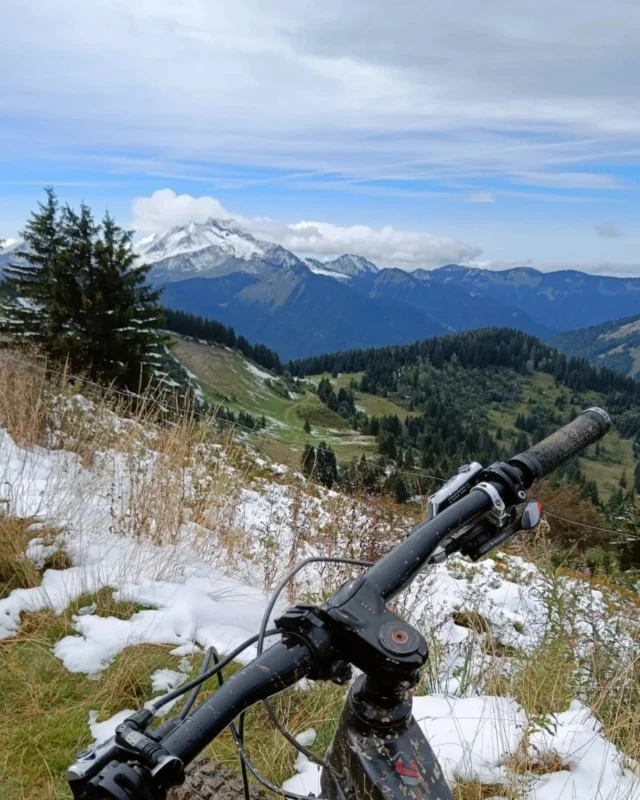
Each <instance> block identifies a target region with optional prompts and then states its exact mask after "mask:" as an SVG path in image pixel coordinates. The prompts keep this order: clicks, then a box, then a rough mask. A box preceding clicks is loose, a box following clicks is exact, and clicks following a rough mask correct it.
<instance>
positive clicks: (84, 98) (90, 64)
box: [0, 0, 640, 275]
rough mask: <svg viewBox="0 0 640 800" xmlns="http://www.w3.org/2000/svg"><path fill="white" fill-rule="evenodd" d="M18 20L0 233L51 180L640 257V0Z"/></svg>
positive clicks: (584, 256)
mask: <svg viewBox="0 0 640 800" xmlns="http://www.w3.org/2000/svg"><path fill="white" fill-rule="evenodd" d="M530 5H534V4H530ZM3 28H4V30H5V32H6V33H7V34H8V35H6V36H5V38H4V41H3V47H2V48H0V71H1V73H2V75H3V76H4V78H5V79H4V80H3V81H2V85H0V237H2V236H4V237H14V236H16V235H17V233H18V230H19V228H20V226H21V225H22V223H23V222H24V219H25V218H26V216H27V214H28V213H29V210H30V209H31V208H33V207H34V205H35V203H36V202H37V200H38V198H39V197H41V195H42V187H43V186H44V185H46V184H52V185H54V186H55V187H56V189H57V190H58V194H59V195H60V197H61V198H62V199H63V200H66V201H68V202H70V203H77V202H78V201H79V200H81V199H84V200H86V201H87V202H89V203H90V204H91V205H92V206H94V207H95V208H96V210H102V209H104V208H107V207H108V208H109V210H110V211H111V212H112V213H113V214H115V215H116V216H117V218H118V219H119V221H121V222H122V223H123V224H127V225H131V226H134V227H136V228H137V229H138V230H139V231H140V233H147V232H151V231H154V230H160V229H163V228H165V227H169V226H170V225H172V224H181V223H183V222H185V221H187V219H190V218H193V219H196V220H201V219H203V218H206V215H209V214H213V215H220V216H234V217H236V218H239V219H240V221H241V222H242V224H244V225H245V226H246V227H247V228H248V229H249V230H251V231H252V232H254V233H255V234H256V235H260V236H264V237H267V238H271V239H274V240H277V241H280V242H281V243H283V244H284V245H285V246H290V247H293V246H294V245H295V247H296V248H297V249H298V250H300V249H302V250H303V251H305V252H308V253H309V254H313V255H316V256H318V257H320V258H325V257H326V258H329V257H332V256H334V255H336V254H338V253H339V252H341V251H344V250H346V251H350V250H351V251H353V250H357V252H360V253H362V254H363V255H366V256H368V257H369V258H372V259H373V260H374V261H377V262H378V263H381V264H383V265H384V264H386V265H397V266H402V267H406V268H409V269H412V268H415V267H418V266H426V267H433V266H437V265H439V264H440V263H446V262H447V261H465V262H468V263H476V264H481V265H486V266H489V267H500V266H502V265H511V264H520V263H531V264H533V265H534V266H538V267H539V268H541V269H552V268H561V267H566V266H576V267H578V268H583V269H587V270H590V271H595V272H605V273H609V274H634V275H640V223H639V222H638V216H639V215H638V210H639V209H640V190H639V188H638V187H639V179H640V168H639V163H640V159H639V156H640V96H639V95H640V85H639V84H638V80H637V75H638V74H640V47H639V44H640V5H639V4H638V3H636V2H635V0H633V2H632V1H631V0H616V3H614V4H603V3H601V2H595V0H580V1H579V0H559V2H558V0H556V1H555V2H550V1H549V0H540V2H538V3H536V4H535V7H532V8H525V7H524V4H514V3H512V2H507V0H492V2H491V3H490V4H478V3H477V2H473V1H472V0H451V2H449V3H446V4H443V3H430V2H426V0H405V1H404V2H403V3H394V2H392V0H350V2H349V3H348V4H346V3H344V2H342V0H324V1H323V3H321V4H319V3H317V2H315V1H313V2H312V0H243V2H239V1H238V0H235V1H234V2H229V0H183V1H182V2H181V3H179V4H178V3H175V2H171V0H139V2H137V3H135V4H132V3H125V2H124V1H122V2H121V0H93V1H92V2H91V3H86V2H84V0H48V2H47V3H46V4H45V3H42V2H40V0H37V1H36V0H5V3H4V4H3Z"/></svg>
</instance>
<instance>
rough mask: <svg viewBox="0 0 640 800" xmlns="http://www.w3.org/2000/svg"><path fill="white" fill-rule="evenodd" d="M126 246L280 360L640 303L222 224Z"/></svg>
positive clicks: (539, 275) (549, 321)
mask: <svg viewBox="0 0 640 800" xmlns="http://www.w3.org/2000/svg"><path fill="white" fill-rule="evenodd" d="M135 249H136V252H137V254H138V257H139V258H140V260H141V261H142V262H145V263H147V264H149V266H150V271H149V277H150V280H151V282H152V283H153V284H154V285H155V286H157V287H158V288H162V289H163V290H164V298H163V302H164V304H165V305H166V306H167V307H172V308H175V309H176V310H180V311H185V312H192V313H197V314H199V315H202V316H213V317H215V318H217V319H220V320H222V321H223V322H224V323H225V324H228V325H232V326H234V327H235V328H237V329H238V330H239V331H241V332H242V333H243V334H244V335H247V336H249V337H251V338H253V339H257V340H260V341H264V342H265V344H266V345H268V346H269V347H272V348H273V349H275V350H277V351H278V352H280V353H281V354H282V356H283V358H296V357H303V356H308V355H312V354H316V353H318V352H321V350H326V349H329V348H331V349H349V348H357V347H366V346H377V345H381V344H406V343H409V342H411V341H415V340H417V339H421V338H424V337H425V336H436V335H444V334H447V333H454V332H456V331H464V330H470V329H475V328H484V327H496V326H498V327H499V326H505V325H506V326H508V327H512V328H514V329H516V330H521V331H525V332H527V333H531V334H533V335H535V336H538V337H540V338H542V339H546V338H549V337H551V336H553V335H554V334H557V333H560V332H562V331H566V330H570V329H577V328H583V327H586V326H590V325H597V324H601V323H603V322H605V321H607V320H609V319H613V318H620V317H623V316H627V315H629V314H633V313H637V312H638V310H639V309H640V278H612V277H609V276H599V275H590V274H587V273H581V272H579V271H576V270H561V271H558V272H541V271H540V270H537V269H534V268H533V267H526V266H520V267H512V268H508V269H504V270H496V271H494V270H487V269H484V268H480V267H473V266H465V265H459V264H445V265H443V266H442V267H439V268H437V269H433V270H427V269H423V268H419V269H417V270H414V271H412V272H409V271H406V270H401V269H397V268H392V267H379V266H378V265H376V264H374V263H373V262H372V261H370V260H369V259H367V258H365V257H363V256H360V255H357V254H354V253H350V254H349V253H347V254H343V255H341V256H338V257H337V258H334V259H328V260H326V261H321V260H319V259H317V258H313V257H307V258H303V257H301V256H298V255H297V254H295V253H292V252H291V251H289V250H287V249H286V248H284V247H282V246H281V245H279V244H276V243H274V242H269V241H266V240H262V239H259V238H257V237H256V236H254V235H252V234H251V233H249V232H247V231H246V230H245V229H244V228H243V227H242V225H241V224H239V223H237V222H235V221H234V220H230V219H214V218H209V219H208V220H206V221H205V222H202V223H196V222H189V223H186V224H185V225H176V226H173V227H171V228H169V229H168V230H166V231H164V232H159V233H154V234H152V235H150V236H147V237H144V238H143V239H141V240H140V241H138V242H137V243H136V244H135ZM19 253H20V244H19V243H18V244H14V245H13V246H12V247H11V248H10V250H5V251H0V268H2V266H3V265H4V264H6V263H8V262H9V261H10V260H11V259H14V258H15V257H16V255H18V254H19Z"/></svg>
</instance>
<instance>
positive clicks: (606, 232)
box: [595, 222, 624, 239]
mask: <svg viewBox="0 0 640 800" xmlns="http://www.w3.org/2000/svg"><path fill="white" fill-rule="evenodd" d="M595 231H596V236H600V237H601V238H602V239H621V238H622V237H623V236H624V233H623V232H622V231H621V230H620V228H619V227H618V226H617V225H616V223H615V222H600V223H598V224H597V225H596V226H595Z"/></svg>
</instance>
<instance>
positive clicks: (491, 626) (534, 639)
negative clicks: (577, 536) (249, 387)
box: [0, 368, 640, 800]
mask: <svg viewBox="0 0 640 800" xmlns="http://www.w3.org/2000/svg"><path fill="white" fill-rule="evenodd" d="M256 369H257V368H256ZM262 377H270V376H267V373H263V374H262ZM77 402H78V403H79V407H82V402H81V401H77ZM84 410H85V411H86V412H87V413H89V414H90V413H92V409H91V408H90V407H87V408H85V409H84ZM107 424H113V425H114V426H115V427H116V428H118V426H122V425H123V424H124V423H122V422H121V421H117V418H116V420H112V421H111V423H107ZM118 429H119V430H120V429H121V428H118ZM53 438H54V439H55V437H53ZM152 439H153V437H150V441H152ZM52 441H53V439H52ZM205 456H206V458H212V457H215V458H217V459H218V468H219V469H220V470H222V471H224V470H227V472H228V474H230V475H231V474H233V472H234V469H233V467H231V466H229V465H225V454H224V453H223V452H222V451H221V450H220V448H219V447H217V446H216V445H210V446H209V449H208V451H207V453H204V452H203V458H202V459H199V460H198V461H199V462H200V460H202V464H201V463H198V465H197V466H196V467H193V468H187V469H185V470H184V472H183V473H182V474H181V475H180V476H179V480H178V481H177V483H178V484H179V485H180V487H181V491H183V492H184V495H185V498H189V497H191V495H192V494H193V493H194V492H196V491H197V490H198V487H200V486H201V484H202V483H203V482H204V483H205V484H206V480H207V479H208V478H207V475H206V469H205V467H204V466H203V464H204V463H205V462H206V458H205ZM160 462H161V457H160V456H159V455H158V454H157V453H153V451H150V450H149V449H148V448H147V449H145V448H142V449H141V451H140V453H139V454H138V455H137V456H136V458H134V459H132V458H131V457H126V456H125V455H124V454H122V453H118V452H117V451H105V452H104V453H98V454H96V456H95V457H94V459H93V461H92V464H91V467H87V466H84V465H83V463H82V462H81V460H80V458H79V457H78V456H77V455H75V454H74V453H71V452H67V451H64V450H47V449H43V448H39V447H31V448H21V447H19V446H17V445H16V444H15V442H14V441H13V439H12V438H11V436H10V435H9V434H8V433H7V432H6V431H0V465H2V466H1V468H0V503H1V504H2V505H3V507H4V508H5V509H6V511H7V513H8V514H10V515H12V516H15V517H20V518H31V519H33V520H34V523H35V524H34V525H33V526H32V532H33V534H34V538H33V539H32V541H31V542H30V543H29V545H28V548H27V551H26V555H27V556H28V557H29V558H30V559H31V560H32V561H33V562H34V563H35V564H36V565H37V566H38V567H40V568H42V566H43V565H44V564H45V561H46V559H47V558H48V557H49V556H50V555H51V554H52V553H53V552H55V550H56V549H59V548H60V547H62V548H63V549H64V550H65V552H66V553H67V555H68V556H69V558H70V561H71V566H70V567H69V568H67V569H62V570H53V569H48V570H46V571H45V572H44V574H43V577H42V583H41V585H40V586H39V587H36V588H33V589H18V590H14V591H13V592H11V594H10V595H9V596H8V597H6V598H4V599H2V600H0V639H2V638H7V637H10V636H11V635H13V634H14V633H16V631H18V629H19V626H20V614H21V613H22V612H24V611H37V610H41V609H45V608H52V609H54V610H55V611H56V612H62V611H63V610H64V609H65V608H66V607H67V606H68V605H69V603H70V602H71V601H73V600H74V599H75V598H77V597H79V596H80V595H83V594H85V593H93V592H96V591H97V590H99V589H101V588H103V587H112V588H113V589H114V599H115V600H123V601H130V602H133V603H135V604H137V605H138V606H139V607H140V610H139V611H137V612H136V613H134V614H133V615H132V616H131V617H130V618H129V619H126V620H122V619H116V618H115V617H102V616H100V615H98V614H96V613H95V611H96V608H95V605H89V606H86V607H84V608H83V609H81V613H79V614H78V615H76V616H75V617H74V628H75V633H74V634H73V635H69V636H66V637H64V638H63V639H61V640H60V641H59V642H57V643H56V645H55V646H54V648H53V652H54V654H55V655H56V656H57V657H58V658H59V659H60V660H61V661H62V663H64V665H65V666H66V667H67V669H69V670H70V671H73V672H81V673H85V674H87V675H93V676H99V674H100V672H101V671H102V670H104V669H105V667H106V666H107V665H108V664H109V663H110V662H111V661H112V660H113V659H114V658H115V657H116V656H117V655H118V654H119V653H120V652H121V651H122V650H123V649H124V648H125V647H127V646H131V645H135V644H139V643H145V642H148V643H155V644H169V645H173V646H174V649H173V650H172V653H174V654H175V655H176V656H187V655H190V654H192V653H193V652H198V651H201V650H202V649H203V648H206V647H208V646H211V645H213V646H215V647H216V648H217V649H218V650H219V651H221V652H229V651H230V650H231V649H233V648H235V647H236V646H237V645H239V644H240V643H241V642H242V641H244V640H245V639H246V638H247V637H249V636H251V635H252V634H254V633H255V632H256V631H257V630H258V627H259V624H260V621H261V618H262V614H263V612H264V609H265V606H266V602H267V593H266V592H265V588H264V587H265V586H266V585H273V583H274V581H276V580H278V579H279V578H280V577H281V576H282V574H283V572H284V571H286V570H287V569H288V568H289V567H290V566H291V563H290V562H291V560H292V559H294V560H295V561H298V560H300V559H301V558H303V557H304V556H307V555H312V554H317V553H318V552H320V551H323V549H324V551H325V552H330V553H331V554H335V553H336V547H338V548H340V545H341V542H342V540H341V539H340V538H339V537H340V536H342V535H344V534H341V533H336V519H339V521H340V523H341V524H342V525H343V526H344V530H345V531H346V532H347V533H349V532H350V533H351V534H352V536H353V541H355V542H359V541H361V540H363V539H364V537H365V536H366V534H367V532H368V529H369V528H370V527H371V525H372V524H373V523H372V521H371V518H370V517H368V516H367V510H366V508H362V507H358V506H356V505H355V504H354V502H353V501H349V504H347V505H345V506H344V508H343V510H342V511H339V512H336V506H335V504H336V503H339V502H340V500H341V497H340V496H339V495H338V494H337V493H336V492H328V491H324V490H314V492H310V491H305V490H304V486H305V485H304V482H303V479H302V477H301V476H297V475H293V474H291V473H290V471H287V470H284V471H282V470H278V469H277V468H276V467H275V466H274V468H273V469H272V474H273V475H274V478H273V479H271V478H269V479H265V478H256V479H254V480H253V482H252V483H251V484H250V485H243V486H241V487H240V489H239V492H238V493H237V496H236V497H235V498H233V503H232V498H231V497H229V498H227V497H226V496H225V498H224V499H225V501H228V502H229V503H230V508H231V513H230V517H229V518H230V520H231V521H230V525H231V530H230V531H227V535H231V536H232V539H233V542H234V548H233V549H232V551H231V552H232V556H233V557H232V558H231V559H229V558H226V560H225V559H224V558H221V551H222V547H221V541H222V540H220V539H218V538H217V537H218V533H219V531H217V530H216V529H215V526H216V525H217V524H218V523H216V522H215V520H216V519H219V518H217V517H215V515H214V517H212V519H213V520H214V521H213V522H212V523H211V525H212V526H213V527H212V528H205V527H203V526H202V525H201V524H196V523H195V522H193V521H189V520H188V519H187V521H185V522H182V523H181V524H180V525H179V527H178V529H177V532H176V531H174V533H173V534H172V535H171V536H168V535H165V534H166V532H165V531H161V530H157V527H154V526H153V525H150V526H148V528H147V529H146V530H148V531H151V533H152V534H153V535H152V536H151V539H153V541H151V540H150V538H149V537H148V536H146V537H145V536H133V535H131V531H132V530H137V528H135V527H133V528H132V519H131V517H132V516H133V517H135V516H136V514H139V513H141V509H142V510H144V509H145V503H144V500H147V503H146V505H147V506H148V504H149V499H148V497H147V494H146V489H145V486H146V484H144V480H143V478H144V477H145V476H146V475H148V473H149V472H151V471H153V470H154V469H155V468H156V467H157V466H158V464H159V463H160ZM221 465H222V466H221ZM258 465H259V466H261V467H262V468H264V467H265V465H268V464H267V462H265V461H264V459H260V461H259V464H258ZM278 474H283V475H285V476H286V480H285V483H283V484H281V483H279V482H277V480H276V476H278ZM140 480H142V484H141V486H142V488H140V486H139V485H138V483H136V481H140ZM136 492H138V493H139V494H141V495H142V501H143V502H142V506H141V507H139V506H137V505H136V504H135V502H134V501H138V500H140V498H139V497H138V495H137V494H136ZM332 504H333V505H332ZM347 508H349V509H350V510H349V514H347V511H346V510H347ZM147 510H148V509H147ZM187 516H188V515H187ZM38 521H39V522H38ZM133 521H134V522H135V521H136V520H135V519H134V520H133ZM42 523H47V524H49V525H54V526H57V527H58V528H59V529H60V531H61V532H60V533H59V534H58V535H57V536H56V537H55V538H53V539H52V538H51V536H50V535H47V533H46V530H45V531H44V532H43V531H42V530H41V528H42ZM379 524H380V523H379V522H378V525H379ZM403 527H406V521H400V522H399V523H398V525H397V527H396V529H393V528H388V529H386V537H387V540H388V541H393V540H394V539H397V538H399V537H400V536H401V535H402V534H403V533H404V531H403V530H400V529H401V528H403ZM379 530H380V529H379ZM336 536H338V545H336ZM233 537H236V538H235V539H234V538H233ZM326 548H328V549H326ZM331 548H333V550H331ZM338 552H341V550H340V549H338ZM322 580H323V573H322V572H321V571H320V570H316V571H314V570H311V571H310V572H309V575H308V576H306V578H305V581H306V582H305V583H304V584H299V587H300V591H301V592H308V591H311V590H313V589H314V588H315V589H318V588H319V587H320V586H322ZM553 592H555V593H556V595H557V593H558V592H560V594H561V596H562V597H561V599H562V602H561V603H556V604H555V606H554V604H552V602H551V600H552V597H551V595H552V593H553ZM556 599H557V597H556ZM401 601H402V603H403V604H404V607H405V609H406V610H407V612H408V613H409V615H410V618H411V619H412V620H413V621H414V623H415V624H418V626H419V627H420V628H421V629H422V630H423V632H424V633H425V635H427V636H428V637H429V638H430V639H431V641H432V643H433V642H434V641H435V642H436V643H437V644H438V649H439V651H440V654H439V655H436V653H435V652H434V650H435V649H434V648H433V646H432V649H431V651H432V665H433V667H434V668H433V669H432V675H431V685H430V689H431V690H432V691H433V692H434V694H432V695H430V696H425V697H416V698H415V701H414V713H415V716H416V719H417V720H418V722H419V724H420V725H421V727H422V729H423V730H424V732H425V734H426V735H427V737H428V738H429V741H430V742H431V745H432V746H433V747H434V749H435V751H436V754H437V755H438V757H439V758H440V760H441V763H442V767H443V769H444V771H445V774H446V776H447V778H448V780H450V781H451V782H454V781H455V780H462V779H465V780H480V781H483V782H487V783H500V782H502V781H504V780H506V766H505V762H506V761H507V760H508V759H509V757H513V756H515V755H516V754H517V753H518V752H519V748H520V747H521V745H522V741H523V735H524V731H525V728H526V727H527V725H528V724H529V723H527V720H526V718H525V715H524V712H523V711H522V710H521V709H520V708H519V707H518V706H517V704H516V702H515V701H514V700H513V699H510V698H505V697H488V696H486V695H484V694H483V690H482V685H481V683H480V682H479V680H478V677H479V676H480V675H481V674H482V672H483V670H484V669H485V668H486V666H487V663H488V662H492V663H493V664H494V665H497V666H498V668H504V669H505V670H508V669H509V662H510V659H509V658H507V657H498V656H495V655H491V653H490V649H487V648H486V647H482V644H483V642H484V641H485V640H487V639H488V637H492V639H493V640H494V641H496V642H498V643H499V644H500V645H502V646H503V647H504V648H506V650H505V652H510V651H514V652H517V651H520V652H523V653H533V652H535V650H536V648H537V647H538V646H539V645H540V643H541V641H542V640H543V638H544V636H545V634H546V632H547V631H548V630H549V629H550V626H552V625H555V626H558V625H560V626H562V625H565V626H566V632H567V636H571V637H573V639H572V640H573V641H575V642H576V645H575V646H576V651H577V653H578V655H584V656H585V657H586V656H587V655H588V653H589V649H590V647H592V646H593V643H594V642H596V641H597V642H599V643H600V644H604V645H605V646H606V647H607V648H609V649H610V650H611V651H612V652H615V653H617V654H618V656H619V658H620V659H622V660H623V659H624V658H625V654H629V653H631V652H632V649H633V647H634V643H633V639H632V637H631V635H630V633H629V631H630V630H631V628H632V627H633V625H634V624H635V625H636V626H637V625H638V621H637V619H636V620H634V619H631V618H630V617H629V615H628V614H627V613H626V612H623V611H622V610H620V609H617V610H616V609H614V610H612V609H611V608H610V607H609V604H608V603H607V602H605V598H604V597H603V595H602V593H601V592H599V591H597V590H594V589H593V588H592V587H590V586H589V585H588V584H586V583H584V582H581V581H577V580H568V579H567V580H564V581H563V582H561V583H560V584H559V583H558V582H557V581H556V582H555V583H553V584H552V583H551V582H550V580H549V577H548V576H546V575H545V574H544V573H543V572H542V571H541V570H539V569H538V568H537V567H535V566H533V565H532V564H529V563H528V562H526V561H525V560H524V559H521V558H517V557H515V556H506V555H500V556H496V557H495V558H493V559H486V560H484V561H482V562H480V563H478V564H473V565H472V564H469V563H468V562H466V561H465V560H464V559H461V558H456V559H452V560H451V561H450V562H449V563H448V564H446V565H439V566H437V567H435V568H433V569H431V570H430V571H429V572H427V573H424V574H423V575H422V576H420V577H419V578H418V580H417V581H416V582H415V583H414V584H413V586H412V587H411V588H410V589H409V590H408V591H407V592H406V593H405V595H404V597H403V598H401ZM284 602H285V601H284V600H283V603H284ZM553 607H562V608H564V609H567V608H570V609H571V614H567V615H566V618H563V619H554V616H553V612H552V608H553ZM474 615H475V616H474ZM465 619H466V623H465ZM469 620H471V621H473V620H475V621H476V630H472V628H473V627H474V626H473V625H472V624H471V625H470V624H469ZM478 621H480V622H478ZM478 626H479V627H478ZM510 649H511V650H510ZM254 655H255V649H254V648H250V649H248V650H247V651H246V652H245V654H244V655H243V656H242V657H241V659H242V660H244V661H247V660H250V659H251V658H252V657H253V656H254ZM184 679H185V675H184V670H181V669H179V670H178V671H175V670H159V671H158V672H156V673H154V675H153V676H152V680H153V688H154V691H155V692H165V691H167V690H169V689H170V688H172V687H174V686H177V685H179V683H181V682H183V681H184ZM128 713H130V712H129V711H124V712H122V713H120V714H117V715H115V717H113V718H112V719H111V720H107V721H105V722H97V716H95V715H92V716H91V717H90V719H89V725H90V728H91V732H92V735H93V736H94V738H95V739H96V740H97V741H100V740H103V739H104V738H108V736H109V735H111V734H112V732H113V730H114V729H115V726H116V725H117V724H118V723H119V722H121V721H122V719H123V718H124V716H126V714H128ZM301 736H303V737H306V739H305V740H310V739H309V737H310V736H311V734H310V732H304V734H301ZM527 742H528V745H527V746H528V748H529V751H530V752H529V756H530V757H532V758H533V757H535V756H536V754H540V753H555V754H556V755H557V756H558V757H559V759H560V760H561V762H562V763H563V764H564V767H566V768H563V769H561V770H559V771H555V772H552V773H549V774H547V775H543V776H531V775H529V776H528V778H526V780H525V779H524V778H523V779H522V781H523V785H522V787H519V788H520V790H521V793H522V796H523V797H525V798H527V800H557V798H566V800H569V798H581V799H582V798H584V800H589V799H590V798H593V799H594V800H595V799H596V798H598V799H600V798H611V800H613V798H617V797H620V798H622V797H624V798H628V800H636V799H638V800H640V788H638V787H639V786H640V783H639V782H638V776H635V775H633V774H632V771H631V770H632V768H633V766H634V765H631V764H628V763H625V761H624V760H623V758H622V756H621V754H620V753H619V752H618V751H617V750H616V748H615V747H614V746H613V745H612V744H611V743H609V742H607V741H606V739H604V738H603V737H602V735H601V733H600V731H599V727H598V724H597V722H596V720H595V718H594V717H593V716H592V715H591V713H590V712H589V710H588V709H587V708H585V707H584V706H583V705H581V704H580V703H579V702H578V701H575V702H574V703H572V705H571V707H570V709H569V710H568V711H566V712H564V713H562V714H557V715H556V716H554V717H553V718H552V719H551V720H547V721H546V723H545V725H544V726H542V727H539V728H534V729H533V730H528V737H527ZM296 770H297V775H295V776H294V777H293V778H291V779H290V780H289V781H287V783H286V784H285V786H286V788H288V789H289V790H291V791H295V792H299V793H302V794H305V793H307V792H315V793H316V794H317V790H318V770H317V767H316V766H315V765H313V764H311V763H309V762H308V761H307V760H306V759H304V758H303V757H300V758H299V759H298V761H297V762H296Z"/></svg>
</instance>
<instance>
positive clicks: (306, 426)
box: [304, 419, 311, 433]
mask: <svg viewBox="0 0 640 800" xmlns="http://www.w3.org/2000/svg"><path fill="white" fill-rule="evenodd" d="M304 432H305V433H311V424H310V423H309V420H308V419H305V421H304Z"/></svg>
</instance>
